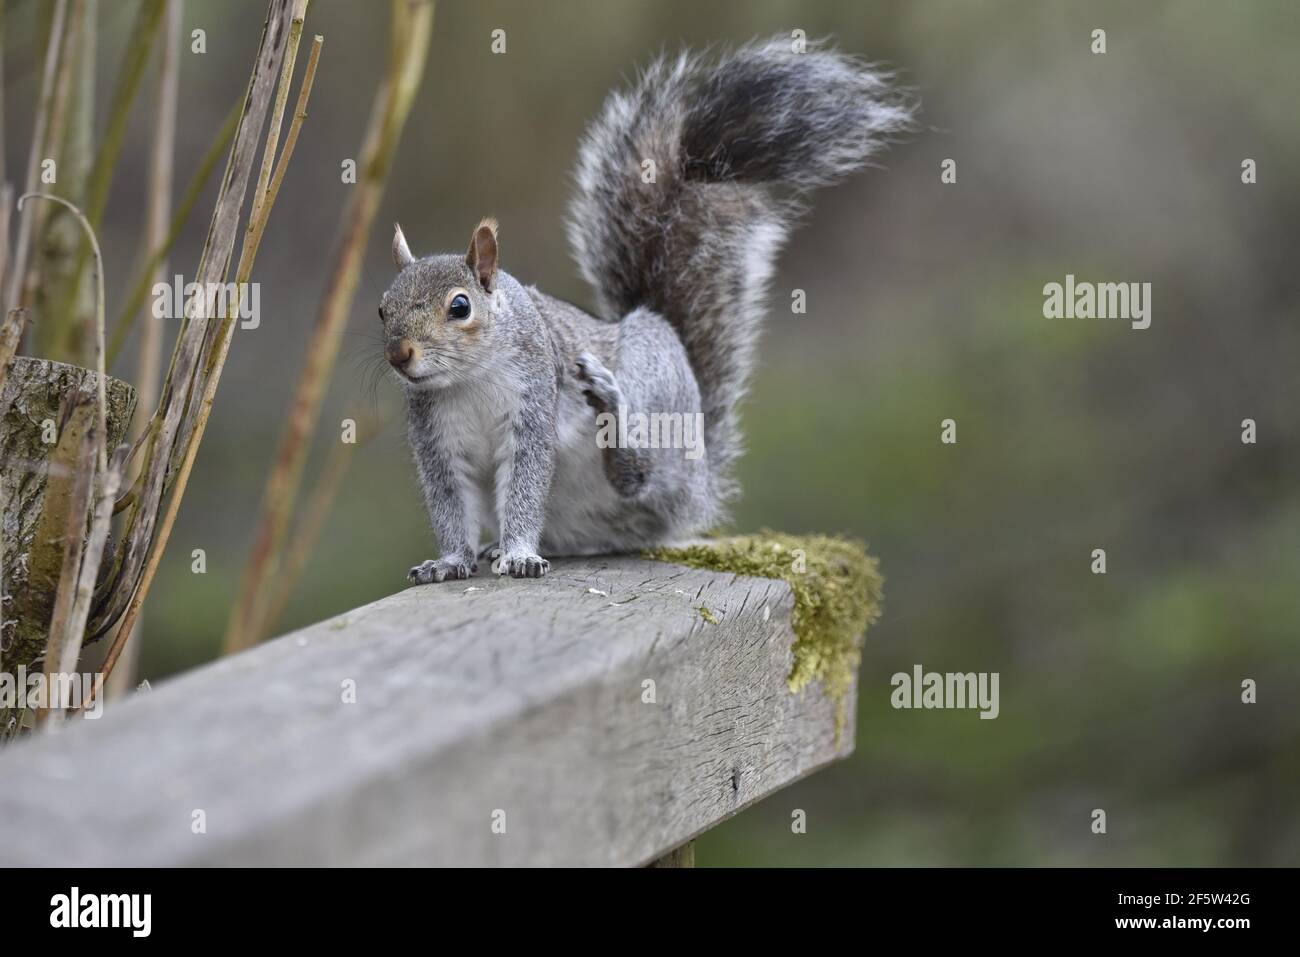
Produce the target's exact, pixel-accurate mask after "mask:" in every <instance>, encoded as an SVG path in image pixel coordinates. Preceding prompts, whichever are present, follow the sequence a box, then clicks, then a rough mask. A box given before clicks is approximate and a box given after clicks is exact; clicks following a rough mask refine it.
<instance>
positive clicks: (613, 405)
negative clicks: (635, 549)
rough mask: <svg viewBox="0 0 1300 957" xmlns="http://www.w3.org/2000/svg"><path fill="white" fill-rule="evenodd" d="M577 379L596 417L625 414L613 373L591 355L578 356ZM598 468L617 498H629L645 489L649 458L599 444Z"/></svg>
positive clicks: (643, 452)
mask: <svg viewBox="0 0 1300 957" xmlns="http://www.w3.org/2000/svg"><path fill="white" fill-rule="evenodd" d="M576 365H577V379H578V381H579V382H580V383H581V384H582V395H583V397H584V398H585V399H586V400H587V405H589V406H591V407H592V408H593V409H595V410H596V412H597V413H598V414H609V415H612V416H614V417H615V420H614V421H616V422H617V417H618V415H619V414H620V410H622V411H623V412H624V413H625V412H626V411H627V399H626V398H625V397H624V395H623V390H622V389H621V388H619V385H618V380H617V379H615V378H614V373H612V372H610V371H609V370H608V369H607V368H605V366H604V364H603V363H602V362H601V361H600V360H599V359H598V358H596V357H595V356H594V355H592V354H591V353H590V352H584V353H582V354H581V355H580V356H578V359H577V362H576ZM601 464H602V466H603V467H604V470H605V477H606V478H607V479H609V484H610V485H612V486H613V487H614V491H616V492H617V493H618V494H619V495H621V496H623V497H624V498H631V497H633V496H634V495H637V494H638V493H639V492H640V491H641V490H642V489H643V488H645V484H646V479H647V477H648V475H649V472H650V456H649V455H648V454H647V452H646V450H644V449H632V448H619V447H618V443H612V444H610V443H602V448H601Z"/></svg>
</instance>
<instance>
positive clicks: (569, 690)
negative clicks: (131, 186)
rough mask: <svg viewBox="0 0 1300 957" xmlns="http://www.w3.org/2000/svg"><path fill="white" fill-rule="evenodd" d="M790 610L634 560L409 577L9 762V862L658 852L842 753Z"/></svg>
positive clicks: (651, 856) (29, 745)
mask: <svg viewBox="0 0 1300 957" xmlns="http://www.w3.org/2000/svg"><path fill="white" fill-rule="evenodd" d="M793 604H794V599H793V595H792V593H791V590H790V588H789V586H788V585H786V584H785V583H784V582H782V581H780V580H777V579H767V578H750V577H743V576H737V575H732V574H725V573H719V572H714V571H704V570H699V569H691V568H686V567H683V566H678V565H670V564H664V563H660V562H654V561H649V560H645V559H641V558H633V557H619V558H600V559H580V560H577V559H575V560H567V561H566V560H562V561H559V562H556V563H555V565H554V568H553V571H552V573H551V574H550V575H549V576H548V577H546V578H544V579H540V580H518V581H516V580H511V579H499V580H498V579H495V578H492V577H490V576H489V577H480V578H477V579H473V580H470V581H467V582H459V583H443V584H441V585H428V586H422V587H414V588H409V589H407V590H405V591H402V592H399V593H398V594H395V595H392V596H391V597H388V598H384V599H382V600H380V601H377V602H374V603H373V604H370V605H366V606H365V607H363V608H358V609H356V610H355V611H352V612H349V613H347V614H345V615H341V616H339V617H337V618H333V619H330V620H329V621H325V622H321V623H320V624H317V625H313V626H311V627H309V628H304V629H302V630H301V631H298V632H294V633H292V634H289V635H286V636H284V637H282V638H278V639H276V640H274V641H271V642H268V643H266V644H264V645H261V646H259V647H257V648H255V649H253V650H251V651H248V652H244V653H242V654H239V655H236V656H234V657H231V658H227V659H224V660H221V661H218V662H216V663H214V664H211V665H207V666H205V667H202V668H199V669H197V670H195V671H193V672H190V673H188V674H185V675H183V676H181V677H179V678H176V679H174V680H171V681H167V682H163V683H162V684H161V685H160V686H158V687H156V688H155V689H154V690H152V691H146V692H140V693H137V694H135V695H133V696H132V697H131V698H130V699H129V700H127V701H125V702H123V703H120V704H114V705H110V706H109V708H108V710H106V712H105V713H104V716H103V717H102V718H101V719H99V720H77V719H74V720H71V721H69V722H67V723H66V725H65V726H64V727H63V728H62V729H61V730H59V731H57V732H55V733H52V734H43V735H36V736H34V737H32V738H31V739H29V740H25V741H22V742H19V743H17V744H15V745H13V746H11V747H9V748H6V749H5V750H4V751H0V866H13V865H189V864H215V865H288V864H306V865H326V864H329V865H335V864H338V865H343V864H349V865H351V864H412V865H413V864H448V865H456V864H463V865H643V864H647V863H649V862H651V861H654V860H656V859H657V858H660V857H662V856H663V855H665V854H667V853H668V852H670V851H672V850H673V849H674V848H677V847H679V846H681V845H683V844H685V843H686V842H688V841H691V840H692V839H693V838H694V837H695V836H696V835H698V834H700V833H701V832H703V831H705V830H707V829H708V828H710V827H713V826H714V825H716V824H718V823H719V822H720V821H723V820H725V819H726V818H728V817H730V816H731V815H733V814H735V813H736V812H737V811H739V810H740V809H742V808H744V807H745V806H746V805H749V804H751V803H753V802H754V801H757V800H759V799H760V798H763V797H765V796H767V795H769V794H771V793H773V792H774V791H776V790H777V789H779V788H781V787H784V786H785V785H787V784H790V783H791V782H792V781H795V780H797V779H799V778H801V777H803V776H805V775H807V774H809V773H811V772H812V771H814V770H816V769H817V768H819V767H821V766H823V765H825V764H827V763H828V762H831V761H835V760H837V759H840V758H843V757H845V756H846V755H848V753H849V752H850V751H851V750H852V747H853V728H852V721H851V720H850V721H849V722H847V723H846V725H845V727H844V728H843V729H842V731H841V733H840V734H838V735H837V734H836V706H835V705H834V704H833V703H832V702H831V701H830V700H828V699H827V697H826V696H825V695H824V694H823V693H822V691H821V689H820V687H819V685H817V684H815V683H814V684H813V685H811V686H809V687H808V688H806V689H805V690H803V691H801V692H799V693H792V692H791V691H790V690H789V689H788V688H787V686H786V677H787V675H788V673H789V672H790V668H791V660H792V659H791V645H792V642H793V640H794V634H793V632H792V630H791V624H790V621H791V611H792V608H793ZM701 608H703V609H705V610H704V611H701ZM853 697H854V690H853V689H850V691H849V694H848V698H847V700H846V701H845V702H844V705H845V707H846V709H847V714H849V715H852V714H853V703H854V702H853ZM200 824H201V825H202V827H200Z"/></svg>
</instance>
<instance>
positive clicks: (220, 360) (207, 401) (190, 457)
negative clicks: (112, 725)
mask: <svg viewBox="0 0 1300 957" xmlns="http://www.w3.org/2000/svg"><path fill="white" fill-rule="evenodd" d="M306 6H307V2H306V0H299V2H298V3H297V4H296V5H295V9H294V14H295V21H296V29H295V28H294V25H293V24H291V25H290V31H289V39H288V44H287V45H288V47H289V49H288V50H287V51H286V59H291V58H293V57H296V55H297V46H298V43H299V41H300V39H301V35H302V20H301V16H300V12H305V10H306ZM320 42H321V41H320V38H319V37H318V38H317V40H316V43H315V44H314V46H315V47H319V45H320ZM315 60H316V57H313V58H312V60H311V61H310V63H309V67H310V68H311V69H312V71H313V74H314V69H315ZM291 82H292V76H291V75H290V74H288V73H285V72H283V71H282V72H281V74H280V84H281V86H284V85H287V84H289V83H291ZM304 82H305V80H304ZM286 97H287V94H283V95H281V96H279V97H278V99H279V100H280V101H281V102H283V101H284V99H285V98H286ZM301 105H302V107H303V108H302V110H301V112H302V113H303V115H304V116H305V115H306V104H305V102H304V103H302V104H301ZM282 119H283V109H282V108H281V109H280V110H277V115H276V121H277V122H278V121H281V120H282ZM268 135H270V134H268ZM296 142H297V136H296V135H295V136H293V137H291V139H290V140H289V141H286V144H285V150H286V151H288V150H289V149H290V147H291V146H293V145H294V144H296ZM273 160H274V157H273V156H272V155H271V154H270V153H269V152H265V151H264V152H263V156H262V169H261V171H260V173H259V176H258V181H259V182H270V183H273V184H274V185H275V187H276V188H277V189H278V185H279V184H278V181H276V180H273V179H272V178H271V165H272V162H273ZM281 160H282V162H285V163H287V162H288V157H287V156H282V157H281ZM281 179H282V177H281ZM276 196H277V192H276V190H275V189H272V190H268V191H267V193H266V194H265V196H264V197H263V198H262V201H261V202H260V203H259V202H258V198H257V197H256V196H254V199H253V211H252V213H251V214H250V217H249V228H248V231H247V232H246V233H245V236H244V243H243V246H242V248H241V251H240V257H239V267H238V269H237V270H236V274H235V283H236V288H240V287H242V285H243V284H244V283H246V282H247V281H248V278H249V276H250V275H251V274H252V269H253V261H254V258H255V256H256V252H257V247H258V246H259V245H260V243H261V237H262V234H263V232H264V231H265V230H266V222H267V220H268V219H269V217H270V215H271V209H272V208H273V207H274V205H275V199H276ZM230 306H231V309H232V311H233V309H234V308H235V307H236V304H235V303H231V304H230ZM233 327H234V317H233V312H232V314H231V315H227V316H226V318H225V319H224V320H223V322H222V324H221V327H220V329H219V331H218V333H217V337H216V339H215V343H214V350H215V352H214V353H213V354H210V355H209V356H208V359H207V362H205V363H204V364H203V365H202V366H200V367H199V368H198V369H197V370H196V377H195V381H196V382H198V381H202V375H203V369H204V367H206V368H207V369H208V370H210V372H209V374H208V377H207V380H206V382H205V383H204V386H203V390H202V393H201V395H199V396H196V397H195V398H196V399H197V400H198V407H197V409H196V410H195V412H194V425H193V430H192V432H191V434H190V436H189V441H188V442H187V443H186V444H185V449H184V456H183V457H182V459H181V461H180V463H179V465H178V467H177V470H176V477H175V479H174V482H173V488H172V493H171V496H170V498H169V499H168V501H167V507H166V511H165V512H164V514H163V518H162V521H161V523H160V524H159V526H158V531H157V534H156V535H155V536H154V539H153V546H152V548H151V549H150V551H149V554H148V559H147V561H146V563H145V566H144V569H143V574H142V576H141V578H140V582H139V585H138V586H137V588H136V589H135V593H134V594H133V595H132V597H131V600H130V603H129V604H128V605H127V608H126V614H125V615H124V616H123V618H122V623H121V625H120V627H119V628H118V633H117V635H116V636H115V637H114V639H113V644H112V646H111V647H110V648H109V650H108V654H107V655H106V657H105V659H104V664H103V667H102V673H103V674H104V675H105V676H106V677H107V676H108V675H109V674H111V672H112V670H113V667H114V665H115V664H116V663H117V659H118V656H119V655H120V654H121V651H122V645H123V644H124V643H125V640H126V636H127V635H129V634H130V630H131V628H132V627H133V626H134V624H135V621H136V619H137V617H138V616H139V614H140V608H141V606H142V605H143V603H144V600H145V598H146V597H147V595H148V593H149V588H150V586H151V585H152V583H153V578H154V575H155V574H156V573H157V570H158V563H159V561H160V560H161V558H162V553H163V551H164V549H165V548H166V547H167V540H168V539H169V538H170V536H171V530H172V527H173V525H174V524H175V521H176V514H177V512H178V511H179V509H180V502H181V499H182V497H183V496H184V494H185V488H186V485H187V484H188V482H189V476H190V472H191V470H192V469H193V466H194V458H195V456H196V455H197V454H198V448H199V444H200V443H201V441H202V439H203V433H204V430H205V429H206V427H207V421H208V418H209V416H210V415H211V411H212V402H213V400H214V398H215V396H216V389H217V384H218V382H219V381H220V378H221V369H222V367H223V365H224V363H225V357H226V353H227V351H228V349H229V343H230V332H231V330H232V329H233ZM196 331H197V330H196ZM198 334H199V335H202V332H198ZM92 700H93V693H92V694H91V695H87V697H86V699H85V701H84V702H83V703H82V707H83V708H84V707H88V706H89V705H90V703H91V701H92Z"/></svg>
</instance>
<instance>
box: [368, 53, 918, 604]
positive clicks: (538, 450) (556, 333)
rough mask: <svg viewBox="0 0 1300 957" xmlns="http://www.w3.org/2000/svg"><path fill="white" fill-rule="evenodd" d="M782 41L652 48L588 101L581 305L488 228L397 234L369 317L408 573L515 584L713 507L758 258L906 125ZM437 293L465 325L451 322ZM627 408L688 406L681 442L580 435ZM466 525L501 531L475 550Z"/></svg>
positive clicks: (861, 81) (678, 528)
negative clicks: (404, 431)
mask: <svg viewBox="0 0 1300 957" xmlns="http://www.w3.org/2000/svg"><path fill="white" fill-rule="evenodd" d="M788 44H789V41H788V40H774V41H770V42H768V43H763V44H751V45H749V46H745V47H742V48H740V49H738V50H735V51H733V52H730V53H726V54H723V55H722V56H721V57H720V58H718V59H716V60H715V61H709V60H707V59H706V58H704V57H701V56H695V55H688V54H683V55H682V56H679V57H677V58H674V59H660V60H658V61H656V62H655V63H653V64H652V65H651V66H650V67H649V68H648V69H647V70H646V72H645V73H644V74H643V76H642V77H641V79H640V81H639V82H638V83H637V84H636V85H635V86H634V87H633V88H632V89H631V90H630V91H628V92H625V93H615V94H613V95H611V96H610V98H609V100H608V101H607V103H606V105H605V107H604V109H603V111H602V113H601V116H600V117H599V118H598V119H597V120H596V121H595V122H594V123H593V124H592V125H591V127H590V128H589V130H588V132H587V134H586V137H585V139H584V141H583V144H582V148H581V151H580V155H579V162H578V170H577V184H578V191H577V195H576V196H575V198H574V201H573V205H572V208H571V211H570V221H569V237H570V240H571V242H572V244H573V246H574V250H575V253H576V255H577V257H578V262H579V265H580V267H581V269H582V272H583V275H584V276H585V277H586V278H587V279H588V280H589V281H590V282H591V283H592V285H593V286H594V287H595V289H596V294H597V299H598V302H599V311H600V313H601V316H600V317H599V318H598V317H596V316H591V315H588V314H587V313H585V312H583V311H582V310H581V309H579V308H577V307H576V306H572V305H570V304H569V303H565V302H562V301H560V300H557V299H553V298H551V297H550V296H547V295H545V294H544V293H542V292H540V291H538V290H537V289H536V288H533V287H524V286H522V285H521V284H520V283H519V282H517V281H516V280H515V279H514V278H513V277H511V276H510V275H509V274H507V273H506V272H504V271H503V270H500V269H499V268H498V265H497V264H498V259H499V249H498V245H497V232H496V224H495V222H494V221H491V220H485V221H484V222H483V223H482V224H480V226H479V227H478V228H477V229H476V230H475V231H474V234H473V237H472V238H471V241H470V245H469V252H468V253H467V254H465V255H459V256H457V255H441V256H431V257H426V258H424V259H413V258H412V257H411V254H410V251H409V247H408V246H407V244H406V240H405V237H403V236H402V235H401V232H400V228H399V229H398V230H397V231H396V232H395V235H394V241H393V251H394V259H395V261H396V262H397V263H398V266H399V269H400V272H399V274H398V276H397V278H396V279H395V280H394V282H393V284H392V286H391V287H390V288H389V289H388V291H387V292H386V293H385V294H384V296H383V298H382V300H381V317H382V319H383V322H384V330H385V335H386V338H387V339H388V351H389V355H390V357H391V358H392V361H394V362H397V363H399V365H400V369H399V371H398V373H397V374H398V375H399V377H400V378H401V380H402V382H403V384H404V385H405V386H406V391H407V397H408V403H407V405H408V431H409V435H410V440H411V447H412V450H413V452H414V455H415V460H416V466H417V470H418V472H419V477H420V483H421V485H422V487H423V488H424V493H425V502H426V505H427V507H428V511H429V518H430V522H431V524H432V525H433V529H434V531H435V533H436V534H437V536H438V542H439V547H440V549H441V554H440V557H439V558H438V559H436V560H431V561H427V562H424V563H422V564H420V565H417V566H415V567H414V568H412V569H411V571H410V573H409V577H410V578H411V580H413V581H417V582H420V583H426V582H434V581H444V580H448V579H461V578H466V577H468V576H469V575H471V574H474V573H475V571H476V570H477V568H478V559H480V558H483V557H485V555H486V554H489V553H490V554H491V555H493V556H495V557H494V560H493V563H492V567H493V570H494V571H496V572H497V573H509V574H511V575H514V576H517V577H522V576H529V577H535V576H539V575H543V574H545V573H546V571H547V570H548V568H549V564H548V563H547V561H546V560H545V559H544V558H542V557H541V554H542V553H543V552H545V553H547V554H552V555H555V554H595V553H601V552H613V551H628V550H635V549H640V548H645V547H647V546H651V545H655V544H658V543H661V542H664V541H670V540H673V539H675V538H680V537H682V536H687V535H692V534H697V533H699V532H701V531H703V530H705V529H707V528H708V527H709V526H710V525H713V524H715V523H716V522H718V521H719V520H720V519H721V518H722V517H723V515H724V509H725V504H726V502H727V501H728V500H729V499H730V498H731V497H732V496H733V495H734V494H735V485H734V481H733V480H732V477H731V467H732V464H733V462H734V460H735V458H736V456H737V455H738V454H739V450H740V436H739V431H738V413H737V407H738V404H739V403H740V401H741V399H742V398H743V396H744V393H745V389H746V386H747V382H748V378H749V374H750V370H751V367H752V364H753V361H754V359H753V357H754V348H755V344H756V341H757V337H758V332H759V324H760V320H761V317H762V308H763V307H762V303H763V297H764V293H765V289H766V284H767V281H768V278H769V277H770V274H771V271H772V268H773V263H774V258H775V256H776V253H777V252H778V250H779V248H780V247H781V245H782V244H783V243H784V242H785V239H786V236H787V234H788V231H789V229H790V228H791V227H792V226H793V224H794V222H795V221H796V220H797V218H798V216H799V214H800V212H801V211H802V209H803V206H802V200H803V197H804V196H805V195H806V194H807V193H808V192H809V191H810V190H812V189H814V188H815V187H818V186H823V185H826V184H828V183H830V182H833V181H835V180H836V179H838V178H840V177H842V176H844V175H846V174H848V173H850V172H852V171H853V170H856V169H858V168H859V167H861V166H862V165H864V164H865V162H866V161H867V159H868V158H869V157H870V156H871V155H872V154H873V153H874V152H875V151H876V150H877V149H878V148H879V147H880V146H881V144H882V143H884V142H885V141H886V140H887V139H888V138H889V137H890V136H891V135H892V134H894V133H896V132H898V131H900V130H903V129H905V128H906V127H907V125H908V123H909V121H910V116H911V114H910V110H909V107H908V105H907V104H906V103H905V102H904V101H903V100H902V99H900V97H899V96H898V94H896V93H891V91H890V89H889V87H888V85H887V82H886V78H885V77H884V76H883V75H882V74H881V73H879V72H878V71H876V70H874V69H873V68H872V67H870V66H869V65H867V64H864V63H860V62H858V61H856V60H854V59H852V58H850V57H846V56H843V55H841V54H838V53H834V52H832V51H829V50H827V49H825V48H823V47H821V46H820V45H817V44H813V45H811V46H810V47H809V49H808V50H807V51H806V52H803V53H793V52H790V48H789V45H788ZM647 159H650V160H653V161H654V162H655V166H656V174H657V175H656V178H655V181H654V182H653V183H645V182H643V181H642V178H641V174H642V170H643V167H642V161H643V160H647ZM457 293H461V294H464V295H465V296H467V297H468V299H469V300H470V303H471V306H472V309H471V313H470V316H469V317H468V318H466V319H461V320H458V319H455V318H454V317H452V316H450V315H449V308H448V305H449V303H450V302H452V301H453V299H454V296H455V295H456V294H457ZM602 413H603V414H605V415H604V417H603V418H602V417H601V416H602ZM629 413H630V416H631V417H634V416H635V415H636V414H638V413H641V414H646V415H659V416H662V417H663V418H664V420H665V421H667V420H672V419H674V417H675V421H677V422H679V423H683V424H684V423H687V422H693V421H695V419H694V417H695V416H697V415H699V414H700V413H702V414H703V423H704V428H703V432H704V434H703V440H704V442H703V444H704V449H703V454H702V455H695V456H693V455H692V454H690V452H689V451H687V450H684V449H683V448H680V447H644V446H641V447H637V446H636V444H635V443H632V444H631V445H624V444H622V443H621V442H620V443H618V444H616V445H614V446H610V445H609V444H608V443H605V444H604V445H603V446H601V445H598V442H597V438H598V434H603V435H604V436H605V437H606V438H607V437H608V433H607V432H606V433H601V432H599V429H598V423H601V422H606V423H607V422H608V421H609V418H610V417H611V416H617V417H619V421H620V422H623V423H626V421H627V420H628V418H629V417H630V416H629ZM682 434H683V435H684V434H685V433H684V432H683V433H682ZM697 451H698V450H697ZM485 534H486V538H487V540H489V541H491V540H492V539H493V538H497V539H499V545H498V544H496V543H494V544H493V545H490V546H488V548H487V549H483V551H482V552H480V544H481V540H482V539H483V537H484V536H485Z"/></svg>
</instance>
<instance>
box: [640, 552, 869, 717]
mask: <svg viewBox="0 0 1300 957" xmlns="http://www.w3.org/2000/svg"><path fill="white" fill-rule="evenodd" d="M646 557H647V558H653V559H656V560H658V561H664V562H674V563H676V564H678V565H687V566H689V567H691V568H703V569H708V570H711V571H723V572H733V573H735V574H737V575H753V576H756V577H758V578H777V579H780V580H781V581H784V582H785V583H786V584H787V585H789V586H790V590H791V591H792V592H794V601H795V604H794V615H793V619H792V626H793V628H794V633H795V642H794V646H793V648H792V649H791V650H792V652H793V655H794V661H793V663H792V665H791V667H790V675H789V677H788V678H787V680H786V683H787V685H788V686H789V688H790V690H791V691H792V692H797V691H802V690H803V689H804V688H805V687H806V686H807V685H808V684H809V683H811V682H813V681H820V682H821V685H822V689H823V690H824V691H825V693H826V694H827V696H828V697H830V699H831V700H832V701H834V702H835V704H836V708H837V709H838V710H837V714H838V721H839V723H841V724H842V723H843V721H844V719H845V717H846V716H845V715H844V714H843V704H844V699H845V696H846V695H847V693H848V691H849V689H850V688H851V687H852V686H853V680H854V676H855V675H856V674H857V670H858V665H859V664H860V663H861V660H862V651H861V649H862V639H863V635H864V634H865V633H866V630H867V627H868V626H869V625H870V624H871V623H872V622H874V621H875V620H876V619H877V618H878V617H879V616H880V606H881V601H882V598H883V586H884V580H883V579H882V578H881V576H880V568H879V563H878V562H877V561H876V559H875V558H873V557H871V556H870V555H868V554H867V551H866V548H865V546H863V545H862V544H861V543H859V542H855V541H852V540H849V539H844V538H836V537H832V536H826V535H786V534H783V533H780V532H770V531H766V530H765V531H763V532H760V533H759V534H757V535H738V536H731V537H725V538H717V539H711V540H708V541H703V542H696V543H693V544H690V545H684V546H681V547H672V548H656V549H653V550H651V551H649V552H647V553H646Z"/></svg>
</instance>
